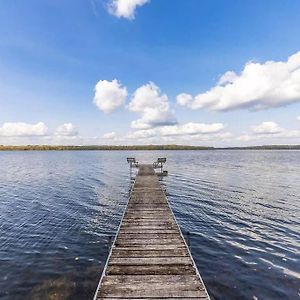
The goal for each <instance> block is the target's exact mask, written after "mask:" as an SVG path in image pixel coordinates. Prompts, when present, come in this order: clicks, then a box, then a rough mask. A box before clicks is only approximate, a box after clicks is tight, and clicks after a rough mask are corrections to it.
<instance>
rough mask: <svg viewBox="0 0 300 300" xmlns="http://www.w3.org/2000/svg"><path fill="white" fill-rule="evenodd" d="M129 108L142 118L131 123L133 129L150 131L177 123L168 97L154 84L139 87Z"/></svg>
mask: <svg viewBox="0 0 300 300" xmlns="http://www.w3.org/2000/svg"><path fill="white" fill-rule="evenodd" d="M128 108H129V110H130V111H132V112H135V113H137V114H139V115H140V116H141V118H140V119H138V120H135V121H133V122H132V123H131V127H132V128H135V129H149V128H152V127H158V126H165V125H174V124H176V123H177V120H176V118H175V116H174V114H173V112H172V111H171V108H170V104H169V100H168V96H167V95H166V94H162V93H161V91H160V89H159V87H158V86H156V85H155V84H154V83H153V82H149V83H147V84H145V85H143V86H141V87H139V88H138V89H137V90H136V91H135V92H134V94H133V96H132V99H131V102H130V103H129V106H128Z"/></svg>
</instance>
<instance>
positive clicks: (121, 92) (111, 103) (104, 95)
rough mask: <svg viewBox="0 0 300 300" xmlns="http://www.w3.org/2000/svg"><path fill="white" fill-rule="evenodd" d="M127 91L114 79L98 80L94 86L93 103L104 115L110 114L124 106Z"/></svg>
mask: <svg viewBox="0 0 300 300" xmlns="http://www.w3.org/2000/svg"><path fill="white" fill-rule="evenodd" d="M127 95H128V93H127V89H126V87H123V86H122V85H121V83H120V82H119V81H118V80H117V79H114V80H112V81H107V80H99V81H98V83H97V84H96V86H95V96H94V103H95V104H96V105H97V107H98V108H99V109H100V110H102V111H103V112H105V113H111V112H113V111H114V110H116V109H117V108H119V107H120V106H123V105H124V104H125V99H126V97H127Z"/></svg>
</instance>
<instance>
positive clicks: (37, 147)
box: [0, 145, 214, 151]
mask: <svg viewBox="0 0 300 300" xmlns="http://www.w3.org/2000/svg"><path fill="white" fill-rule="evenodd" d="M213 149H214V148H213V147H202V146H184V145H133V146H51V145H26V146H4V145H0V151H1V150H2V151H14V150H19V151H30V150H37V151H49V150H56V151H63V150H213Z"/></svg>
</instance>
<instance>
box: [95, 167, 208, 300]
mask: <svg viewBox="0 0 300 300" xmlns="http://www.w3.org/2000/svg"><path fill="white" fill-rule="evenodd" d="M96 299H97V300H101V299H105V300H109V299H114V300H117V299H127V300H128V299H134V300H138V299H143V300H147V299H148V300H150V299H164V300H165V299H178V300H180V299H181V300H183V299H187V300H188V299H202V300H209V299H210V298H209V295H208V293H207V291H206V288H205V286H204V284H203V281H202V279H201V277H200V275H199V273H198V271H197V268H196V266H195V264H194V262H193V259H192V257H191V255H190V252H189V251H188V249H187V246H186V243H185V242H184V240H183V237H182V234H181V232H180V228H179V227H178V225H177V222H176V219H175V217H174V215H173V214H172V211H171V209H170V207H169V204H168V200H167V198H166V196H165V193H164V191H163V189H162V188H161V186H160V183H159V180H158V178H157V176H156V175H155V172H154V169H153V168H152V166H150V165H140V166H139V172H138V175H137V177H136V180H135V183H134V186H133V189H132V192H131V196H130V199H129V202H128V205H127V208H126V211H125V213H124V216H123V219H122V223H121V224H120V227H119V230H118V233H117V236H116V239H115V241H114V244H113V247H112V250H111V253H110V256H109V258H108V261H107V266H106V268H105V270H104V273H103V275H102V277H101V280H100V283H99V287H98V289H97V291H96V293H95V297H94V300H96Z"/></svg>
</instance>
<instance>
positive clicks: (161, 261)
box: [110, 257, 193, 266]
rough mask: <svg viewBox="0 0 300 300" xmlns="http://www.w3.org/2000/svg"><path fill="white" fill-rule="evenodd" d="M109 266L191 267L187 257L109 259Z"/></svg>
mask: <svg viewBox="0 0 300 300" xmlns="http://www.w3.org/2000/svg"><path fill="white" fill-rule="evenodd" d="M110 265H123V266H140V265H145V266H150V265H151V266H152V265H161V266H163V265H166V266H169V265H191V266H192V265H193V264H192V261H191V259H190V258H189V257H138V258H136V257H127V258H118V257H111V259H110Z"/></svg>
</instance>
